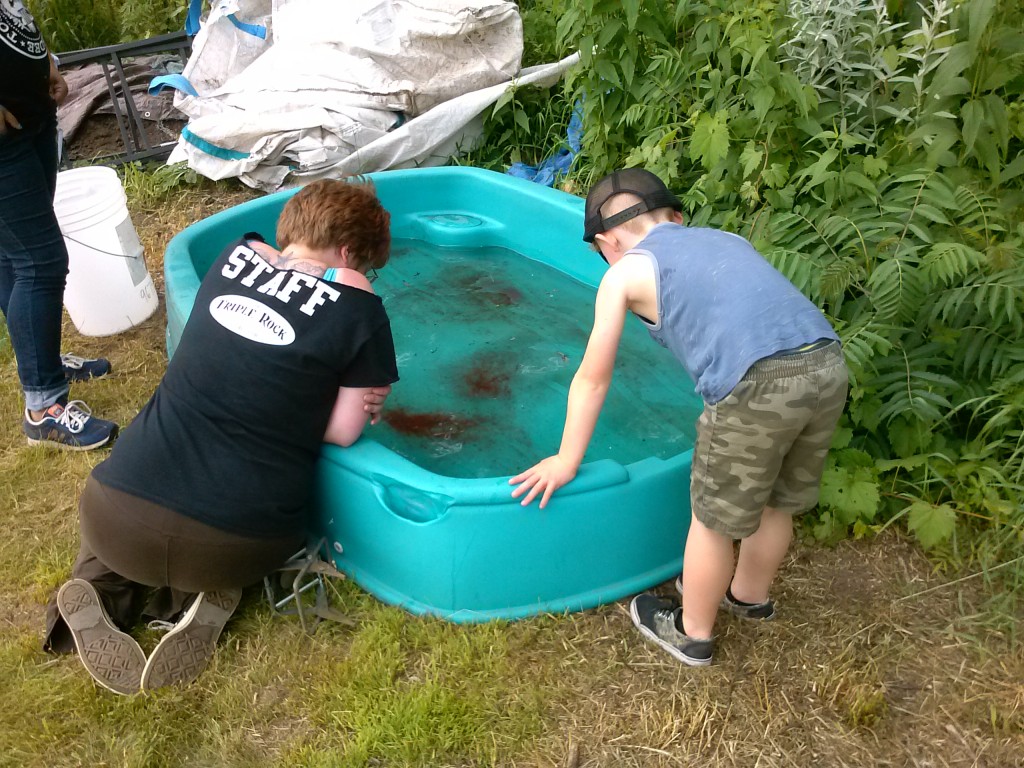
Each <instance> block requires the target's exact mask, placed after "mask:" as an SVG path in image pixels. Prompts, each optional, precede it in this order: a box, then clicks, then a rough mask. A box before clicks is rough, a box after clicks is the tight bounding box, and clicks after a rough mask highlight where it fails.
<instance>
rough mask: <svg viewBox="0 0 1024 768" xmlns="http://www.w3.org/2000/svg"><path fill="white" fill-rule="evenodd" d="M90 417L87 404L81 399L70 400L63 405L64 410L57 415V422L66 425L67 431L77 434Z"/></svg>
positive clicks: (90, 413) (90, 412)
mask: <svg viewBox="0 0 1024 768" xmlns="http://www.w3.org/2000/svg"><path fill="white" fill-rule="evenodd" d="M91 417H92V411H91V410H90V409H89V406H88V405H86V404H85V403H83V402H82V401H81V400H72V401H71V402H70V403H68V404H67V405H65V406H64V412H63V413H61V415H60V416H58V417H57V424H59V425H61V426H63V427H67V429H68V432H70V433H71V434H73V435H77V434H78V433H79V432H81V431H82V429H83V428H84V427H85V423H86V422H87V421H89V419H90V418H91Z"/></svg>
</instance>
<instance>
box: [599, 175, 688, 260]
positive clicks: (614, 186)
mask: <svg viewBox="0 0 1024 768" xmlns="http://www.w3.org/2000/svg"><path fill="white" fill-rule="evenodd" d="M621 192H630V193H632V194H634V195H636V196H637V197H639V198H640V202H639V203H637V204H636V205H631V206H630V207H629V208H627V209H626V210H624V211H619V212H618V213H616V214H615V215H614V216H609V217H607V218H604V217H602V216H601V207H602V206H603V205H604V204H605V203H607V202H608V200H609V199H610V198H611V197H613V196H614V195H618V194H620V193H621ZM658 208H671V209H672V210H674V211H681V210H683V204H682V203H681V202H679V198H678V197H676V196H675V195H673V194H672V193H671V192H669V191H668V187H666V186H665V183H664V182H663V181H662V180H661V179H659V178H658V177H657V176H655V175H654V174H653V173H651V172H650V171H647V170H644V169H643V168H622V169H620V170H618V171H615V172H614V173H610V174H608V175H607V176H605V177H604V178H603V179H601V180H600V181H599V182H597V184H595V185H594V186H592V187H591V188H590V193H589V194H588V195H587V207H586V210H585V211H584V214H583V240H584V242H587V243H592V242H594V236H595V235H599V234H601V233H602V232H607V231H608V230H609V229H611V228H612V227H617V226H619V224H622V223H623V222H626V221H629V220H630V219H632V218H635V217H637V216H639V215H640V214H641V213H646V212H647V211H653V210H656V209H658Z"/></svg>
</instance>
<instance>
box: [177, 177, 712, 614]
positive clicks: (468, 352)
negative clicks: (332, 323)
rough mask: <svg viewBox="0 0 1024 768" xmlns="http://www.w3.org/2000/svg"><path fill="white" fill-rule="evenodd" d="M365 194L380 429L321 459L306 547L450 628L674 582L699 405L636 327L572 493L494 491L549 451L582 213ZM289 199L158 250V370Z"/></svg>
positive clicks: (578, 300) (472, 188)
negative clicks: (161, 274)
mask: <svg viewBox="0 0 1024 768" xmlns="http://www.w3.org/2000/svg"><path fill="white" fill-rule="evenodd" d="M370 178H371V179H372V180H373V181H374V183H375V185H376V187H377V191H378V194H379V196H380V199H381V201H382V202H383V203H384V205H385V206H386V207H387V209H388V210H389V211H390V212H391V217H392V218H391V224H392V236H393V239H394V243H393V248H392V257H391V261H390V262H389V264H388V266H387V267H386V268H385V269H383V270H381V275H380V278H379V280H378V281H377V282H376V283H374V288H375V290H376V291H377V293H378V294H379V295H380V296H381V297H382V298H383V300H384V302H385V306H386V307H387V309H388V313H389V315H390V317H391V321H392V327H393V331H394V336H395V347H396V351H397V354H398V362H399V374H400V376H401V381H400V382H399V383H398V384H396V385H395V387H394V391H393V393H392V395H391V397H390V398H389V400H388V403H387V407H386V411H385V418H384V422H383V423H382V424H379V425H377V426H374V427H371V428H368V429H367V431H366V432H365V433H364V436H363V437H362V438H361V439H360V440H359V441H358V442H357V443H356V444H355V445H353V446H352V447H350V448H344V449H343V448H339V447H337V446H330V445H325V446H324V449H323V452H322V454H321V458H320V463H319V471H318V480H317V488H316V493H315V499H316V501H315V505H316V509H315V519H316V530H314V531H313V532H312V533H313V535H314V536H316V537H317V538H319V537H324V538H325V539H326V541H327V549H328V552H327V553H326V554H327V555H328V556H330V557H331V558H333V560H334V562H335V564H336V565H337V567H338V568H339V569H340V570H342V571H344V572H345V573H347V574H348V576H349V577H350V578H351V579H353V580H354V581H355V582H356V583H358V584H359V585H360V586H362V587H363V588H364V589H366V590H368V591H369V592H371V593H372V594H374V595H376V596H377V597H379V598H380V599H381V600H384V601H386V602H388V603H393V604H395V605H400V606H402V607H403V608H405V609H406V610H409V611H411V612H413V613H418V614H422V613H425V614H433V615H438V616H441V617H443V618H445V619H448V620H450V621H457V622H472V621H484V620H489V619H497V618H503V619H512V618H519V617H524V616H529V615H533V614H537V613H559V612H563V611H577V610H582V609H585V608H590V607H593V606H596V605H599V604H601V603H606V602H610V601H614V600H618V599H620V598H622V597H625V596H627V595H630V594H633V593H635V592H639V591H641V590H644V589H647V588H649V587H651V586H653V585H655V584H658V583H660V582H663V581H666V580H668V579H671V578H674V577H675V575H676V574H678V573H679V570H680V566H681V564H682V549H683V543H684V540H685V538H686V533H687V530H688V526H689V518H690V504H689V474H690V461H691V455H692V445H693V429H694V423H695V420H696V416H697V414H698V413H699V412H700V408H701V403H700V400H699V398H698V396H697V395H696V394H695V393H694V392H693V388H692V385H691V384H690V382H689V380H688V379H687V378H686V374H685V373H684V372H683V370H682V368H681V367H680V366H679V365H678V364H677V363H676V362H675V360H674V359H673V358H672V357H671V355H670V354H669V353H668V352H667V351H666V350H664V349H662V348H660V347H658V346H657V345H656V344H655V343H654V342H652V341H651V340H650V339H649V337H648V335H647V333H646V331H645V330H643V328H642V327H641V325H640V323H639V322H638V321H635V320H631V321H629V322H627V328H626V333H625V335H624V338H623V342H622V347H621V351H620V357H619V361H618V364H617V367H616V374H615V381H614V382H613V385H612V390H613V391H612V393H610V394H609V399H608V402H607V403H606V406H605V411H604V412H603V414H602V417H601V422H600V423H599V425H598V429H597V431H596V432H595V436H594V439H593V441H592V443H591V449H590V451H589V452H588V454H587V462H586V463H585V464H584V465H583V466H582V467H581V469H580V472H579V475H578V476H577V478H576V479H575V480H574V481H573V482H572V483H570V484H569V485H568V486H566V487H564V488H562V489H561V490H559V492H558V493H556V494H555V496H554V497H553V498H552V500H551V502H550V503H549V504H548V506H547V507H546V508H545V509H543V510H541V509H539V508H538V507H537V504H536V503H534V504H533V505H531V506H529V507H522V506H520V504H519V503H518V501H516V500H514V499H512V498H511V495H510V493H511V487H510V486H509V485H508V478H509V476H511V475H514V474H516V473H518V472H519V471H521V470H523V469H526V468H527V467H528V466H530V465H532V464H533V463H534V462H535V461H537V460H539V459H541V458H543V457H544V456H547V455H549V454H551V453H554V452H555V451H556V450H557V448H558V443H559V438H560V435H561V427H562V421H563V418H564V414H565V401H566V395H567V392H568V386H569V382H570V381H571V379H572V375H573V373H574V372H575V370H576V368H577V366H578V365H579V362H580V360H581V358H582V354H583V350H584V348H585V346H586V341H587V335H588V333H589V330H590V325H591V322H592V319H593V300H594V291H595V288H596V286H597V284H598V282H599V280H600V277H601V275H602V273H603V271H604V269H605V265H604V263H603V262H602V261H601V260H600V258H599V257H598V256H597V255H596V254H595V253H594V252H592V251H591V250H590V249H589V248H588V247H587V246H586V244H584V243H583V242H582V240H581V239H580V237H581V233H582V231H583V201H582V200H581V199H580V198H578V197H575V196H573V195H569V194H566V193H564V192H561V191H558V190H553V189H550V188H548V187H543V186H539V185H537V184H533V183H531V182H527V181H523V180H520V179H515V178H512V177H509V176H506V175H503V174H499V173H494V172H490V171H484V170H480V169H474V168H461V167H445V168H429V169H415V170H401V171H387V172H382V173H377V174H371V175H370ZM293 193H294V190H291V191H285V192H280V193H277V194H274V195H270V196H267V197H264V198H261V199H258V200H253V201H250V202H248V203H245V204H243V205H240V206H237V207H235V208H232V209H230V210H227V211H224V212H222V213H219V214H217V215H215V216H212V217H210V218H208V219H206V220H204V221H201V222H198V223H197V224H194V225H192V226H190V227H189V228H188V229H186V230H184V231H183V232H181V233H180V234H179V235H178V236H176V237H175V238H174V239H173V240H172V241H171V243H170V245H169V246H168V248H167V254H166V258H165V276H166V290H167V318H168V322H167V348H168V353H169V354H173V353H174V349H175V346H176V345H177V342H178V339H179V338H180V336H181V332H182V329H183V328H184V325H185V321H186V320H187V319H188V314H189V312H190V311H191V309H192V304H193V302H194V299H195V296H196V292H197V291H198V288H199V281H200V279H201V277H202V275H203V274H204V273H205V272H206V270H207V269H208V268H209V265H210V264H211V263H212V261H213V260H214V259H215V258H216V256H217V255H218V254H219V253H220V251H221V250H222V248H223V247H224V245H225V244H226V243H228V242H229V241H231V240H232V239H234V238H237V237H239V236H240V235H241V234H242V233H244V232H248V231H257V232H261V233H262V234H264V236H266V237H267V239H268V240H270V241H272V238H273V235H274V229H275V222H276V220H277V217H278V215H279V213H280V211H281V209H282V208H283V206H284V204H285V202H286V201H287V199H288V197H289V196H290V195H291V194H293Z"/></svg>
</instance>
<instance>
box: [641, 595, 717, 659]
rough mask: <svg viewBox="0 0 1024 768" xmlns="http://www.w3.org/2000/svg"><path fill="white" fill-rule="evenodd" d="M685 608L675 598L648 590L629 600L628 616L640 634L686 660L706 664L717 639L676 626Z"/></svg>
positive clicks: (678, 657) (676, 656) (677, 657)
mask: <svg viewBox="0 0 1024 768" xmlns="http://www.w3.org/2000/svg"><path fill="white" fill-rule="evenodd" d="M682 610H683V609H682V608H681V607H679V603H677V602H676V601H675V600H667V599H665V598H661V597H658V596H657V595H652V594H648V593H644V594H642V595H637V596H636V597H634V598H633V602H631V603H630V604H629V616H630V618H631V619H633V624H635V625H636V628H637V629H639V630H640V634H642V635H643V636H644V637H646V638H647V639H648V640H651V641H653V642H655V643H657V644H658V645H660V646H661V647H662V648H663V649H664V650H666V651H668V652H669V653H670V654H671V655H672V656H673V657H675V658H676V659H678V660H679V661H681V662H683V664H688V665H690V666H691V667H706V666H707V665H708V664H710V663H711V654H712V651H713V650H714V641H713V640H710V639H708V640H700V639H698V638H694V637H689V636H688V635H685V634H683V633H682V632H680V631H679V630H678V629H676V616H677V614H679V613H681V612H682Z"/></svg>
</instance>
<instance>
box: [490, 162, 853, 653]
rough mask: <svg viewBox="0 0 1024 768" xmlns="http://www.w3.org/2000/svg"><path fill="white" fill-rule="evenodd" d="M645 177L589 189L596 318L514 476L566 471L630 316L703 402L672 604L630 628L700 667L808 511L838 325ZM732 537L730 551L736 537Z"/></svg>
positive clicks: (640, 600) (637, 609)
mask: <svg viewBox="0 0 1024 768" xmlns="http://www.w3.org/2000/svg"><path fill="white" fill-rule="evenodd" d="M681 210H682V205H681V203H680V202H679V200H678V199H677V198H676V197H675V195H673V194H672V193H671V192H670V191H669V190H668V189H667V188H666V187H665V185H664V184H663V183H662V181H661V180H660V179H659V178H658V177H657V176H655V175H654V174H652V173H650V172H648V171H645V170H643V169H640V168H626V169H622V170H619V171H616V172H615V173H612V174H610V175H609V176H607V177H605V178H604V179H602V180H601V181H599V182H598V183H597V184H595V185H594V187H593V188H592V189H591V190H590V193H589V194H588V196H587V205H586V213H585V220H584V235H583V239H584V240H585V241H586V242H589V243H592V244H593V246H594V248H595V249H596V250H597V251H598V252H599V253H600V254H601V256H602V258H603V259H604V260H605V261H606V262H607V263H608V266H609V268H608V271H607V272H606V273H605V275H604V277H603V278H602V280H601V285H600V287H599V288H598V291H597V300H596V306H595V311H594V326H593V329H592V330H591V334H590V340H589V342H588V344H587V348H586V352H585V353H584V356H583V361H582V363H581V364H580V367H579V370H578V371H577V372H576V375H575V377H574V378H573V381H572V385H571V386H570V388H569V402H568V406H567V409H566V420H565V427H564V430H563V433H562V442H561V446H560V448H559V451H558V453H557V454H556V455H554V456H550V457H548V458H546V459H544V460H543V461H541V462H540V463H538V464H536V465H534V466H533V467H531V468H530V469H528V470H526V471H525V472H522V473H521V474H519V475H516V476H515V477H513V478H511V479H510V480H509V483H510V484H511V485H515V486H517V488H516V489H515V490H514V491H513V492H512V495H513V496H514V497H516V498H519V497H520V496H522V497H523V499H522V504H523V505H528V504H530V503H531V502H532V501H533V500H534V499H535V498H538V497H539V498H540V506H541V507H542V508H543V507H544V506H546V505H547V503H548V500H549V499H550V498H551V495H552V494H553V493H554V492H555V491H556V490H558V489H559V488H560V487H562V486H563V485H565V484H566V483H568V482H570V481H571V480H572V479H573V478H574V477H575V476H576V472H577V470H578V469H579V466H580V464H581V463H582V461H583V457H584V454H585V453H586V450H587V445H588V444H589V442H590V439H591V436H592V435H593V432H594V427H595V425H596V423H597V419H598V416H599V415H600V412H601V407H602V406H603V404H604V399H605V394H606V393H607V391H608V388H609V386H610V385H611V380H612V371H613V369H614V367H615V357H616V353H617V350H618V345H619V339H620V337H621V336H622V329H623V326H624V324H625V321H626V316H627V314H628V313H633V314H634V315H636V316H637V317H638V318H639V319H640V321H641V322H642V323H643V324H644V325H645V327H646V328H647V330H648V332H649V333H650V335H651V337H652V338H653V339H654V340H655V341H657V342H658V343H659V344H661V345H662V346H665V347H667V348H668V349H669V350H671V351H672V353H673V354H674V355H675V357H676V358H677V359H678V360H679V362H680V364H681V365H682V366H683V368H685V369H686V372H687V373H688V374H689V376H690V378H691V379H692V380H693V382H694V385H695V388H696V390H697V392H698V393H700V395H701V397H702V398H703V399H704V410H703V413H702V414H701V416H700V419H699V420H698V423H697V440H696V445H695V447H694V453H693V466H692V470H691V476H690V505H691V515H692V519H691V523H690V531H689V534H688V536H687V540H686V546H685V552H684V559H683V572H682V575H681V577H680V579H679V580H678V581H677V582H676V587H677V589H678V590H679V592H680V593H681V595H682V603H681V604H680V603H679V602H678V601H677V600H675V599H668V598H661V597H658V596H656V595H654V594H641V595H637V596H636V597H635V598H633V601H632V603H631V604H630V616H631V617H632V620H633V623H634V624H635V625H636V627H637V629H639V630H640V632H641V633H642V634H643V635H644V636H645V637H646V638H648V639H649V640H651V641H653V642H655V643H657V644H658V645H659V646H660V647H661V648H663V649H664V650H665V651H667V652H668V653H670V654H671V655H672V656H673V657H675V658H676V659H678V660H680V661H682V662H683V663H685V664H689V665H692V666H704V665H707V664H710V663H711V658H712V651H713V640H712V631H713V628H714V623H715V617H716V615H717V613H718V610H719V608H724V609H725V610H727V611H729V612H730V613H733V614H735V615H737V616H740V617H743V618H748V619H756V620H765V619H771V618H772V617H774V615H775V606H774V604H773V603H772V601H771V600H769V598H768V591H769V588H770V587H771V584H772V581H773V580H774V578H775V574H776V572H777V571H778V569H779V566H780V565H781V564H782V560H783V559H784V557H785V555H786V551H787V549H788V548H789V544H790V541H791V540H792V537H793V515H795V514H799V513H801V512H803V511H805V510H807V509H809V508H810V507H813V506H814V505H815V504H816V503H817V500H818V487H819V484H820V482H821V475H822V471H823V469H824V464H825V457H826V455H827V453H828V449H829V445H830V443H831V440H832V434H833V432H834V431H835V428H836V424H837V423H838V421H839V417H840V415H841V414H842V411H843V407H844V406H845V403H846V392H847V381H848V374H847V370H846V365H845V363H844V360H843V354H842V350H841V348H840V345H839V337H838V336H837V335H836V333H835V331H834V330H833V329H832V327H831V325H830V324H829V322H828V321H827V320H826V319H825V317H824V315H822V313H821V311H820V310H819V309H818V308H817V307H816V306H815V305H814V304H813V303H811V301H810V300H808V299H807V297H805V296H804V295H803V294H802V293H800V291H799V290H797V288H796V287H795V286H793V284H792V283H790V282H789V280H787V279H786V278H785V277H784V276H783V275H782V274H781V273H779V272H778V271H777V270H776V269H775V268H774V267H772V266H771V264H769V263H768V262H767V261H766V260H765V259H764V258H763V257H762V256H761V255H760V254H759V253H758V252H757V251H756V250H755V249H754V247H753V246H752V245H751V244H750V243H749V242H747V241H746V240H745V239H744V238H742V237H740V236H738V235H734V234H731V233H728V232H722V231H719V230H715V229H707V228H697V227H684V226H683V225H682V221H683V219H682V214H681ZM735 540H740V542H741V543H740V547H739V557H738V558H736V559H734V552H733V542H734V541H735Z"/></svg>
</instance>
